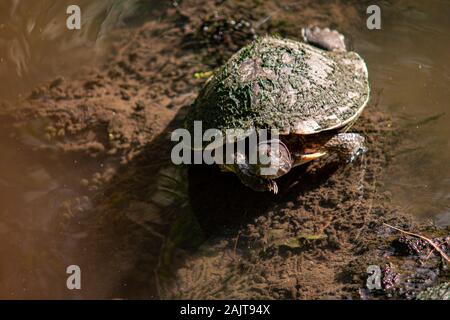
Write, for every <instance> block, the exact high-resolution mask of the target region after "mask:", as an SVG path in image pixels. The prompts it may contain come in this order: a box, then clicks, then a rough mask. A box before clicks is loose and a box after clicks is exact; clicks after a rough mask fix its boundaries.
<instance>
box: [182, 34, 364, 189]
mask: <svg viewBox="0 0 450 320" xmlns="http://www.w3.org/2000/svg"><path fill="white" fill-rule="evenodd" d="M301 35H302V41H298V40H293V39H287V38H281V37H277V36H270V35H266V36H262V37H259V38H257V39H256V40H254V41H253V42H251V43H250V44H248V45H246V46H245V47H243V48H242V49H240V50H239V51H238V52H236V53H235V54H234V55H233V56H232V57H231V58H230V59H229V60H228V61H227V62H226V63H225V64H224V65H223V66H221V67H220V68H218V69H217V70H216V71H215V72H214V73H213V75H212V76H211V77H210V78H209V79H208V80H207V81H206V83H205V85H204V87H203V88H202V89H201V90H200V92H199V94H198V96H197V98H196V99H195V101H194V103H193V104H192V106H191V107H190V109H189V111H188V113H187V116H186V122H185V128H186V129H187V130H188V131H190V132H192V130H193V123H194V122H195V121H201V122H202V128H203V130H205V129H209V128H215V129H218V130H222V131H225V130H227V129H243V130H249V129H251V128H254V129H256V130H261V129H267V130H269V131H270V132H272V131H275V130H276V131H277V132H278V134H277V136H276V137H275V138H272V137H270V138H267V139H266V140H264V141H260V142H259V143H258V144H257V152H258V155H259V156H258V159H260V158H261V157H265V159H266V160H267V159H269V160H270V168H271V169H273V170H272V171H271V173H270V174H267V173H264V174H263V170H262V169H263V168H266V167H267V165H266V164H267V162H265V163H264V164H263V163H262V161H258V162H257V163H256V164H255V163H250V162H249V161H248V158H249V156H248V154H247V153H244V152H239V151H236V153H235V154H234V159H235V161H234V162H233V163H232V164H219V166H220V168H221V169H222V170H223V171H229V172H233V173H235V174H236V175H237V176H238V178H239V179H240V180H241V182H242V183H243V184H244V185H246V186H248V187H250V188H252V189H253V190H255V191H269V192H273V193H277V192H278V186H277V183H276V179H278V178H280V177H281V176H283V175H285V174H286V173H288V172H289V171H290V170H291V168H293V167H296V166H298V165H302V164H305V163H307V162H309V161H312V160H315V159H318V158H320V157H323V156H324V155H326V154H336V155H337V156H338V159H340V160H342V161H344V162H347V163H350V162H353V161H354V160H355V159H357V158H358V157H359V156H360V155H362V154H363V153H364V152H365V151H366V148H365V146H364V145H365V138H364V137H363V136H362V135H360V134H358V133H352V132H349V128H350V127H351V126H352V125H353V124H354V122H355V121H356V119H357V118H358V117H359V115H360V114H361V112H362V111H363V109H364V108H365V106H366V105H367V103H368V101H369V98H370V85H369V77H368V70H367V66H366V63H365V62H364V60H363V58H362V57H361V56H360V55H359V54H358V53H356V52H353V51H348V50H347V48H346V44H345V38H344V36H343V35H342V34H341V33H339V32H338V31H336V30H330V29H329V28H319V27H307V28H302V30H301ZM223 143H225V141H224V142H223Z"/></svg>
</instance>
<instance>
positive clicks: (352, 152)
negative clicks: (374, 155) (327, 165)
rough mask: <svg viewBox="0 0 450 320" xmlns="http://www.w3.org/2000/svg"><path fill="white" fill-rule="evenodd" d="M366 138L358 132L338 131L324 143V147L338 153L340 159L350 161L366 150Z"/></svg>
mask: <svg viewBox="0 0 450 320" xmlns="http://www.w3.org/2000/svg"><path fill="white" fill-rule="evenodd" d="M364 140H365V139H364V137H363V136H362V135H360V134H358V133H338V134H337V135H335V136H334V137H333V138H331V139H330V140H329V141H328V142H327V143H326V144H325V145H324V148H325V150H326V151H327V152H329V153H335V154H337V155H338V157H339V159H340V160H342V161H346V162H347V163H350V162H353V161H354V160H355V159H356V158H358V157H359V156H361V155H362V154H363V153H364V152H365V151H366V147H365V146H364Z"/></svg>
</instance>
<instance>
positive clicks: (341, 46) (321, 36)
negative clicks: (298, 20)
mask: <svg viewBox="0 0 450 320" xmlns="http://www.w3.org/2000/svg"><path fill="white" fill-rule="evenodd" d="M302 36H303V40H304V41H305V42H307V43H309V44H312V45H313V46H316V47H319V48H321V49H325V50H328V51H347V48H346V46H345V37H344V36H343V35H342V34H340V33H339V32H337V31H336V30H330V29H328V28H325V29H321V28H318V27H314V28H302Z"/></svg>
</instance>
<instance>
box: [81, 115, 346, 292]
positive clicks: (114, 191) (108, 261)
mask: <svg viewBox="0 0 450 320" xmlns="http://www.w3.org/2000/svg"><path fill="white" fill-rule="evenodd" d="M185 112H186V108H183V109H182V110H181V111H180V112H179V113H178V115H177V116H176V118H175V119H174V120H173V121H172V122H171V123H170V124H169V125H168V126H167V128H166V129H165V130H164V131H163V132H162V133H161V134H160V135H158V136H157V137H156V138H155V139H154V140H153V141H152V142H150V143H149V144H148V145H146V146H145V148H144V150H142V152H141V153H140V154H139V155H138V156H136V157H135V158H134V159H133V160H131V161H130V162H129V163H127V164H125V165H123V166H122V167H121V168H120V169H119V170H118V171H117V174H116V175H115V176H114V177H113V178H112V179H111V181H110V182H108V183H107V184H106V185H105V186H104V187H103V188H102V189H101V190H100V191H99V193H98V196H97V197H96V199H95V200H94V207H93V209H92V213H93V215H87V216H89V218H88V221H85V222H84V223H83V225H84V226H85V227H89V228H92V226H95V227H94V228H95V230H91V231H90V232H89V234H90V236H89V237H88V238H87V239H84V240H83V241H82V242H83V243H82V244H80V247H89V248H92V250H91V251H92V252H95V258H92V257H90V258H89V259H88V260H89V261H90V263H89V264H88V265H87V266H86V267H85V269H88V271H87V272H85V274H86V277H87V278H89V279H88V280H87V281H86V283H87V286H91V284H92V285H93V287H92V288H90V287H88V288H86V292H89V295H91V294H92V296H98V294H99V293H98V291H97V290H98V289H97V290H96V289H95V288H99V287H100V288H103V290H105V291H104V292H105V293H107V294H108V297H109V298H117V297H120V298H149V297H152V298H158V297H161V294H162V293H161V292H160V291H161V287H167V286H170V283H171V281H172V280H174V276H175V273H176V271H177V269H178V268H179V267H180V266H182V265H183V264H184V260H185V258H187V257H189V256H190V255H191V254H196V252H197V251H196V249H197V248H198V247H199V246H200V245H206V246H209V245H210V244H212V243H217V241H220V240H227V241H230V242H231V241H232V240H233V238H234V237H235V236H236V234H237V233H238V232H239V230H240V228H241V227H242V226H243V225H245V224H246V223H249V222H251V221H252V220H254V219H255V218H257V217H258V216H260V215H263V214H265V213H267V209H268V207H269V206H273V204H274V203H285V202H288V201H295V199H297V198H298V196H299V194H302V193H306V192H309V191H311V190H314V189H315V188H317V187H318V186H320V185H321V183H323V181H325V180H327V179H328V177H329V176H331V175H332V174H333V173H334V172H335V171H336V170H337V169H338V168H339V165H338V164H337V163H335V162H330V163H329V164H326V165H325V166H324V167H323V168H321V170H319V172H314V173H312V172H308V169H307V168H308V167H307V166H302V167H298V168H295V169H294V170H292V172H290V174H289V175H287V176H285V177H283V178H282V179H279V185H280V190H281V193H280V194H278V195H273V194H270V193H258V192H254V191H252V190H250V189H248V188H247V187H245V186H243V185H242V184H241V183H240V181H239V180H238V179H237V177H236V176H234V175H233V174H230V173H222V172H220V170H219V169H218V167H216V166H206V165H195V166H194V165H192V166H189V167H187V166H176V165H173V164H172V162H171V160H170V152H171V147H172V146H173V143H171V142H170V133H171V132H172V131H173V130H174V129H176V128H179V127H180V124H181V121H182V119H183V118H184V115H185ZM298 181H300V183H297V182H298ZM299 205H300V204H299ZM92 219H94V220H95V221H92ZM94 248H95V250H94ZM111 248H114V250H111ZM180 252H182V253H183V254H181V255H180ZM80 259H83V257H80ZM84 259H86V257H84ZM92 261H94V263H92ZM94 275H95V277H94ZM91 276H93V277H94V278H92V279H90V277H91ZM94 284H95V287H94ZM111 284H114V287H112V288H111V287H109V288H108V286H109V285H111ZM100 296H102V294H100Z"/></svg>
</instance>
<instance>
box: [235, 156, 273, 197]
mask: <svg viewBox="0 0 450 320" xmlns="http://www.w3.org/2000/svg"><path fill="white" fill-rule="evenodd" d="M235 167H236V170H235V171H234V172H235V173H236V175H237V176H238V178H239V180H241V182H242V183H243V184H244V185H246V186H247V187H249V188H251V189H253V190H255V191H262V192H264V191H269V192H273V193H275V194H277V193H278V185H277V183H276V182H275V181H273V180H271V179H265V178H261V177H259V176H256V175H254V174H252V173H251V169H250V166H249V165H248V164H247V163H242V164H236V165H235Z"/></svg>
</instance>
